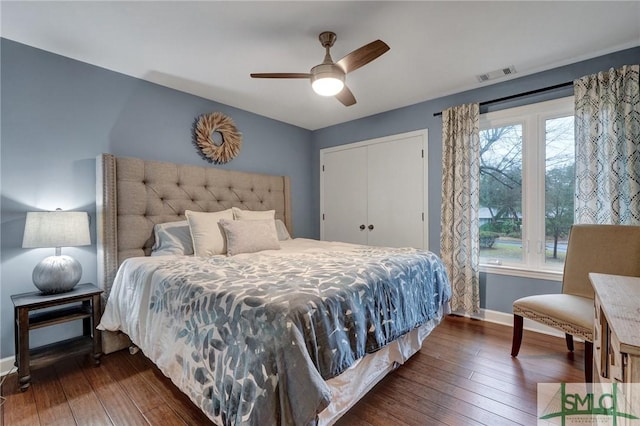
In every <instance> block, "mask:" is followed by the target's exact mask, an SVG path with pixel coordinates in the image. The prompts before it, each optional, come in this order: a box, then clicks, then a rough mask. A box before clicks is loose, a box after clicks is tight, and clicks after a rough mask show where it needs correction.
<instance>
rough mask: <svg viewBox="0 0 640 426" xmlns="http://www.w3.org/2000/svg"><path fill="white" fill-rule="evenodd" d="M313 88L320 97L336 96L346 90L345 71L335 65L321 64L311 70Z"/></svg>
mask: <svg viewBox="0 0 640 426" xmlns="http://www.w3.org/2000/svg"><path fill="white" fill-rule="evenodd" d="M311 87H312V88H313V91H314V92H316V93H317V94H318V95H320V96H335V95H337V94H338V93H340V91H342V89H343V88H344V71H342V69H340V67H338V66H337V65H334V64H320V65H317V66H315V67H313V68H312V69H311Z"/></svg>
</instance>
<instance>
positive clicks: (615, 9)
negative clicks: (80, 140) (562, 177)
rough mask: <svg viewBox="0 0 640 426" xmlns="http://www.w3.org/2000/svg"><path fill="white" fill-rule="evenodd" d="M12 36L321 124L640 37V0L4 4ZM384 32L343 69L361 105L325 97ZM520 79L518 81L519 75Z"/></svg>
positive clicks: (297, 121) (307, 124) (270, 113)
mask: <svg viewBox="0 0 640 426" xmlns="http://www.w3.org/2000/svg"><path fill="white" fill-rule="evenodd" d="M0 11H1V14H2V22H1V23H2V27H1V34H2V36H3V37H5V38H8V39H11V40H15V41H18V42H21V43H24V44H27V45H30V46H35V47H38V48H41V49H44V50H48V51H51V52H54V53H58V54H60V55H64V56H68V57H70V58H74V59H77V60H80V61H83V62H88V63H90V64H94V65H98V66H100V67H104V68H107V69H110V70H114V71H118V72H121V73H124V74H127V75H131V76H134V77H137V78H142V79H145V80H148V81H152V82H154V83H158V84H161V85H164V86H168V87H171V88H174V89H178V90H181V91H184V92H188V93H192V94H195V95H198V96H202V97H204V98H208V99H212V100H214V101H217V102H221V103H224V104H227V105H231V106H234V107H238V108H241V109H244V110H247V111H251V112H255V113H257V114H261V115H264V116H267V117H270V118H274V119H276V120H281V121H284V122H287V123H291V124H294V125H297V126H300V127H303V128H306V129H311V130H315V129H318V128H322V127H326V126H329V125H333V124H337V123H341V122H345V121H349V120H353V119H356V118H360V117H365V116H368V115H372V114H376V113H379V112H383V111H387V110H391V109H394V108H399V107H403V106H407V105H411V104H415V103H418V102H422V101H426V100H429V99H434V98H437V97H440V96H444V95H448V94H452V93H456V92H460V91H463V90H467V89H473V88H476V87H480V86H482V85H486V84H491V83H495V82H498V81H503V80H505V79H507V78H503V79H501V80H494V81H492V82H489V83H478V81H477V80H476V77H475V76H476V75H477V74H481V73H486V72H489V71H493V70H495V69H500V68H504V67H508V66H510V65H514V66H515V68H516V70H517V74H515V77H518V76H522V75H526V74H531V73H534V72H538V71H543V70H546V69H550V68H554V67H557V66H561V65H565V64H569V63H572V62H576V61H578V60H583V59H588V58H591V57H595V56H599V55H602V54H605V53H609V52H613V51H616V50H620V49H624V48H629V47H634V46H639V45H640V1H631V2H616V1H584V2H582V1H580V2H579V1H569V2H559V1H542V2H525V1H511V2H485V1H470V2H462V1H443V2H435V1H433V2H399V1H388V2H361V1H341V2H264V1H260V2H217V1H208V2H184V1H164V2H151V1H137V2H120V1H118V2H115V1H112V2H87V1H69V2H58V1H44V2H31V1H18V2H10V1H2V4H1V10H0ZM325 30H330V31H333V32H335V33H336V34H337V36H338V39H337V41H336V44H335V45H334V47H333V48H332V50H331V53H332V56H333V59H334V60H336V61H337V60H338V59H340V58H341V57H342V56H344V55H346V54H347V53H349V52H351V51H352V50H355V49H356V48H358V47H360V46H362V45H364V44H366V43H368V42H371V41H373V40H375V39H381V40H383V41H385V42H386V43H387V44H388V45H389V46H390V47H391V50H390V51H389V52H387V53H386V54H384V55H383V56H381V57H380V58H378V59H377V60H375V61H374V62H372V63H370V64H368V65H367V66H365V67H363V68H361V69H359V70H356V71H354V72H353V73H352V74H349V75H348V76H347V84H348V86H349V87H350V88H351V90H352V92H353V93H354V95H355V96H356V99H357V101H358V103H357V104H356V105H354V106H351V107H344V106H343V105H342V104H341V103H340V102H338V101H337V100H336V99H334V98H323V97H320V96H318V95H316V94H315V93H314V92H313V91H312V89H311V85H310V84H309V82H308V81H307V80H267V79H260V80H258V79H251V78H250V77H249V73H251V72H309V69H310V68H311V67H312V66H313V65H316V64H318V63H320V62H322V59H323V56H324V50H323V48H322V46H321V45H320V43H319V42H318V34H319V33H320V32H322V31H325ZM510 78H513V77H510Z"/></svg>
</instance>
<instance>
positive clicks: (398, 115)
mask: <svg viewBox="0 0 640 426" xmlns="http://www.w3.org/2000/svg"><path fill="white" fill-rule="evenodd" d="M639 60H640V47H636V48H633V49H627V50H623V51H620V52H616V53H613V54H609V55H605V56H601V57H597V58H594V59H591V60H587V61H583V62H577V63H574V64H571V65H567V66H564V67H560V68H555V69H552V70H549V71H545V72H541V73H537V74H533V75H529V76H525V77H521V78H517V79H513V80H510V81H506V82H503V83H498V84H494V85H491V86H486V87H483V88H479V89H474V90H469V91H466V92H461V93H457V94H454V95H451V96H446V97H442V98H438V99H434V100H431V101H427V102H422V103H419V104H415V105H411V106H408V107H405V108H400V109H396V110H392V111H387V112H384V113H381V114H377V115H373V116H370V117H366V118H362V119H359V120H354V121H350V122H348V123H344V124H339V125H335V126H331V127H326V128H324V129H320V130H316V131H314V132H313V136H312V141H313V158H312V160H311V171H312V177H313V191H314V197H313V198H312V201H313V202H314V203H315V204H314V206H313V208H312V209H311V212H312V214H313V215H314V219H313V223H314V225H315V229H314V231H315V233H316V234H318V235H319V233H320V216H319V211H320V180H319V179H320V178H319V176H320V173H319V170H318V169H319V164H320V149H322V148H327V147H332V146H337V145H344V144H347V143H352V142H358V141H362V140H367V139H374V138H379V137H383V136H389V135H394V134H397V133H403V132H409V131H412V130H418V129H424V128H427V129H429V158H428V160H429V165H428V167H429V171H428V182H429V249H430V250H432V251H434V252H436V253H438V252H439V251H440V204H441V185H442V164H441V161H442V120H441V117H434V116H433V114H434V113H436V112H440V111H442V110H443V109H445V108H448V107H451V106H454V105H460V104H464V103H469V102H484V101H490V100H493V99H498V98H502V97H506V96H510V95H515V94H518V93H524V92H528V91H532V90H537V89H540V88H544V87H549V86H554V85H556V84H561V83H565V82H570V81H572V80H575V79H576V78H579V77H582V76H584V75H588V74H594V73H597V72H600V71H604V70H607V69H609V68H611V67H619V66H622V65H625V64H632V63H634V64H637V63H638V61H639ZM470 78H471V77H470ZM570 95H573V88H572V87H568V88H566V89H561V90H556V91H554V92H548V93H545V94H541V95H535V96H531V97H528V98H522V99H518V100H515V101H509V102H503V103H502V104H494V105H492V106H491V107H490V108H484V109H482V110H481V112H487V111H495V110H498V109H504V108H510V107H515V106H520V105H525V104H529V103H534V102H541V101H545V100H550V99H556V98H560V97H564V96H570ZM560 287H561V286H560V283H559V282H555V281H541V280H533V279H526V278H516V277H507V276H499V275H488V274H482V276H481V296H483V297H481V306H482V307H483V308H487V309H492V310H497V311H501V312H509V313H510V312H511V305H512V303H513V301H514V300H515V299H517V298H519V297H523V296H526V295H531V294H540V293H549V292H559V291H560Z"/></svg>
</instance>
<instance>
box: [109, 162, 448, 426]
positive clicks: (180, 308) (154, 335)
mask: <svg viewBox="0 0 640 426" xmlns="http://www.w3.org/2000/svg"><path fill="white" fill-rule="evenodd" d="M289 194H290V182H289V179H288V178H287V177H284V176H270V175H262V174H253V173H243V172H237V171H229V170H223V169H219V168H213V167H199V166H187V165H177V164H173V163H164V162H155V161H148V160H141V159H135V158H116V157H114V156H113V155H110V154H102V155H101V156H100V157H98V159H97V200H96V205H97V217H98V220H97V222H98V223H97V239H98V278H99V284H100V286H101V287H102V288H103V289H104V295H103V296H104V298H105V299H106V300H105V303H104V304H103V306H105V312H104V315H103V317H102V321H101V324H100V328H101V329H103V330H105V331H103V333H102V340H103V351H104V352H105V353H110V352H113V351H116V350H120V349H124V348H127V347H130V346H131V345H132V343H133V344H134V345H135V346H137V347H139V348H140V349H141V350H142V351H143V352H144V353H145V355H146V356H147V357H148V358H149V359H151V361H153V362H154V363H155V364H156V365H157V366H158V367H159V368H160V370H161V371H162V372H163V373H164V374H165V375H167V376H168V377H169V378H170V379H171V380H172V381H173V383H174V384H176V386H177V387H178V388H179V389H180V390H181V391H183V392H184V393H185V394H186V395H188V396H189V397H190V398H191V400H192V401H193V402H194V403H195V404H196V405H197V406H198V407H200V408H201V409H202V410H203V412H204V413H205V414H206V415H207V416H209V418H210V419H211V420H212V422H214V423H216V424H220V425H226V424H249V425H269V424H283V425H285V424H286V425H288V424H296V425H297V424H299V425H306V424H321V425H325V424H332V423H333V422H335V421H336V420H337V419H338V418H339V417H340V416H341V415H342V414H344V413H345V412H346V411H347V410H348V409H349V408H350V407H351V406H353V404H355V402H357V401H358V399H360V398H361V397H362V396H363V395H364V394H365V393H366V392H367V391H368V390H370V389H371V388H372V387H373V386H374V385H375V384H376V383H377V382H379V381H380V380H381V379H382V378H383V377H384V376H385V375H386V374H388V373H389V372H390V371H392V370H393V369H395V368H397V366H399V365H401V364H403V363H404V362H405V361H406V360H407V359H408V358H409V357H410V356H412V355H413V354H415V352H417V351H418V350H419V349H420V348H421V345H422V342H423V340H424V339H425V338H426V336H427V335H428V334H429V333H430V331H431V330H432V329H433V328H434V327H435V326H436V325H437V324H438V323H439V322H440V320H441V318H442V316H443V315H444V314H446V313H448V300H449V298H450V288H449V283H448V280H447V277H446V273H445V269H444V266H443V265H442V263H441V261H440V259H438V257H437V256H435V255H434V254H433V253H431V252H428V251H422V250H416V249H411V248H379V247H367V246H358V245H352V244H345V243H338V242H326V241H314V240H308V239H302V238H294V239H290V238H286V235H285V236H282V237H280V234H278V235H279V237H278V239H277V240H278V241H277V248H276V247H273V249H268V250H260V251H254V252H251V250H248V252H244V251H243V250H239V251H238V247H241V246H242V244H240V245H237V246H233V247H232V246H231V245H229V247H228V248H229V250H230V251H229V253H234V255H233V256H226V255H216V256H206V257H203V256H193V255H181V254H178V255H175V254H171V255H166V256H151V254H152V247H154V243H156V241H155V238H154V235H157V234H156V233H155V232H154V226H155V225H157V224H169V225H170V224H173V223H177V222H179V221H183V220H184V218H185V212H187V213H188V214H195V213H191V212H218V213H215V214H222V213H224V212H226V211H228V210H230V209H234V211H236V210H238V211H245V212H264V211H270V210H273V211H274V213H273V214H274V217H275V219H277V220H278V221H281V224H283V225H284V227H285V228H286V230H288V231H291V230H292V218H291V202H290V198H289ZM189 219H191V217H189ZM223 222H224V221H221V222H220V223H223ZM259 222H265V223H266V222H268V221H256V222H255V224H252V225H249V224H248V223H244V224H243V226H245V225H247V226H254V227H255V226H262V225H259ZM271 222H273V220H271ZM225 223H226V222H225ZM191 225H193V222H191ZM227 225H228V226H230V227H229V228H225V229H226V230H227V232H228V234H227V236H228V237H229V238H230V237H231V235H234V234H232V232H231V231H232V229H236V228H233V226H236V225H240V223H239V222H238V221H230V222H229V223H228V224H227ZM156 229H157V228H156ZM237 229H245V228H242V227H240V228H237ZM246 229H250V228H246ZM234 232H235V231H234ZM243 232H244V231H243ZM285 234H286V232H285ZM238 235H242V233H239V234H238ZM255 235H257V234H255ZM229 238H228V239H227V240H228V241H231V240H230V239H229ZM256 238H257V237H256ZM245 239H246V237H245ZM229 244H231V243H229ZM231 249H233V250H235V251H233V252H232V251H231ZM154 254H157V253H154ZM416 301H421V303H415V302H416Z"/></svg>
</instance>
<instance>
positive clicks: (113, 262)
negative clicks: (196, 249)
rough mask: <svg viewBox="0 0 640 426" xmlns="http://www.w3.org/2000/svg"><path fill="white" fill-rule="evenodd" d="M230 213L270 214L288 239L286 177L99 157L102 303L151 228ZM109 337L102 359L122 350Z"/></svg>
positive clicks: (145, 250) (143, 248) (142, 251)
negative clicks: (199, 214) (198, 214)
mask: <svg viewBox="0 0 640 426" xmlns="http://www.w3.org/2000/svg"><path fill="white" fill-rule="evenodd" d="M230 207H239V208H243V209H247V210H272V209H273V210H275V211H276V218H277V219H281V220H282V221H283V222H284V224H285V225H286V227H287V229H288V230H289V232H290V233H291V234H293V232H292V226H291V225H292V222H291V202H290V181H289V178H288V177H287V176H271V175H264V174H257V173H245V172H237V171H231V170H223V169H219V168H214V167H203V166H190V165H179V164H173V163H165V162H158V161H148V160H141V159H138V158H126V157H119V158H116V157H115V156H113V155H111V154H102V155H100V156H98V158H97V160H96V209H97V246H98V286H99V287H101V288H102V289H103V290H104V294H103V296H104V298H107V297H108V296H109V293H110V291H111V285H112V283H113V280H114V278H115V275H116V272H117V270H118V267H119V266H120V264H121V263H122V261H124V260H125V259H127V258H129V257H134V256H148V255H149V254H150V253H151V247H152V246H153V243H154V240H153V238H154V237H153V226H154V225H155V224H156V223H163V222H173V221H178V220H183V219H184V211H185V210H195V211H206V212H215V211H220V210H225V209H228V208H230ZM111 334H112V333H106V334H104V339H103V340H104V345H103V346H104V351H105V353H109V352H112V351H113V350H117V349H120V348H124V347H126V346H127V344H128V343H127V341H126V340H123V341H122V342H115V341H113V336H110V335H111ZM113 345H116V346H121V347H118V348H117V349H114V348H113V347H112V346H113Z"/></svg>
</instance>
